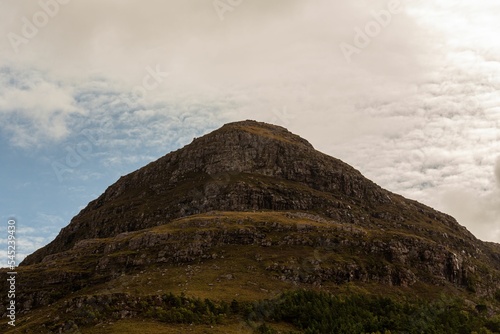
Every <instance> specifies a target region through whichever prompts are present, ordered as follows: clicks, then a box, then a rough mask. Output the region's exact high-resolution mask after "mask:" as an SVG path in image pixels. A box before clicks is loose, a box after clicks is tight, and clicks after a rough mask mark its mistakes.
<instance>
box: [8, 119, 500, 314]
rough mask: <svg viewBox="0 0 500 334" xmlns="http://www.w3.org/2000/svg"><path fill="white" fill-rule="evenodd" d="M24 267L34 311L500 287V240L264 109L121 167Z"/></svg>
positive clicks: (25, 301) (26, 303)
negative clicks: (347, 289)
mask: <svg viewBox="0 0 500 334" xmlns="http://www.w3.org/2000/svg"><path fill="white" fill-rule="evenodd" d="M19 270H20V272H22V273H23V275H20V277H21V280H20V281H19V286H20V288H19V291H23V292H22V294H21V295H20V296H19V297H18V303H19V304H20V309H22V310H24V311H25V312H28V311H29V310H32V309H36V308H40V307H44V306H46V305H48V304H51V303H56V302H58V300H66V302H65V303H66V304H67V303H69V302H68V301H67V299H66V298H67V296H69V295H70V294H73V293H75V292H78V293H80V294H83V295H86V294H89V293H99V294H101V293H115V294H123V293H131V291H133V290H132V289H135V290H134V291H136V292H135V293H133V294H135V295H142V294H149V295H153V294H155V293H157V291H177V292H179V291H182V292H190V293H191V294H193V295H195V296H198V295H200V296H206V295H210V294H216V296H219V294H220V296H222V298H223V297H224V296H226V295H227V294H228V291H231V292H234V291H237V294H238V295H239V294H243V292H242V291H241V289H243V290H245V289H248V291H252V292H251V294H252V296H253V295H255V294H257V295H259V293H260V295H259V296H260V297H265V296H266V293H267V292H269V291H284V290H287V289H290V288H297V287H301V288H313V287H314V288H322V289H327V290H328V289H336V288H337V287H338V286H342V285H344V284H345V283H352V284H361V285H364V286H365V288H366V286H369V288H366V289H374V290H378V289H389V288H391V289H392V288H408V289H414V290H413V291H419V292H421V291H425V292H426V293H429V294H440V293H442V292H444V291H448V292H450V291H451V292H452V293H456V294H459V295H460V294H464V295H465V294H472V295H475V296H477V297H478V298H479V297H481V298H483V297H484V298H494V296H495V294H498V295H500V290H499V289H498V286H499V284H500V253H499V246H498V245H496V244H491V243H483V242H482V241H480V240H478V239H476V238H475V237H474V236H473V235H472V234H471V233H469V232H468V231H467V230H466V229H465V228H464V227H462V226H460V225H459V224H458V223H457V222H456V221H455V220H454V219H453V218H452V217H450V216H448V215H445V214H443V213H440V212H437V211H435V210H433V209H431V208H429V207H427V206H425V205H422V204H420V203H418V202H415V201H412V200H408V199H405V198H403V197H402V196H399V195H396V194H393V193H391V192H389V191H386V190H384V189H382V188H381V187H379V186H377V185H376V184H374V183H373V182H371V181H370V180H368V179H366V178H365V177H363V176H362V175H361V173H359V172H358V171H357V170H355V169H354V168H352V167H350V166H349V165H347V164H345V163H343V162H342V161H340V160H338V159H335V158H332V157H329V156H327V155H325V154H322V153H320V152H318V151H316V150H315V149H314V148H313V147H312V146H311V145H310V144H309V143H308V142H307V141H306V140H304V139H302V138H300V137H298V136H296V135H294V134H292V133H290V132H288V131H287V130H286V129H284V128H282V127H278V126H273V125H269V124H265V123H258V122H254V121H244V122H237V123H231V124H227V125H225V126H223V127H222V128H220V129H218V130H216V131H214V132H212V133H210V134H208V135H206V136H203V137H201V138H198V139H195V140H194V141H193V142H192V143H191V144H189V145H187V146H185V147H184V148H182V149H179V150H177V151H175V152H172V153H169V154H167V155H166V156H164V157H162V158H160V159H159V160H157V161H155V162H152V163H150V164H148V165H147V166H145V167H143V168H141V169H139V170H137V171H135V172H133V173H131V174H129V175H126V176H124V177H122V178H120V179H119V180H118V181H117V182H116V183H115V184H113V185H112V186H110V187H109V188H108V189H107V190H106V191H105V192H104V193H103V194H102V195H101V196H100V197H99V198H97V199H96V200H94V201H92V202H91V203H89V204H88V206H87V207H86V208H85V209H83V210H82V211H81V212H80V213H79V214H78V215H77V216H76V217H74V218H73V219H72V221H71V223H70V224H69V225H68V226H67V227H65V228H64V229H62V230H61V232H60V234H59V235H58V236H57V238H56V239H55V240H54V241H53V242H52V243H50V244H49V245H47V246H46V247H44V248H42V249H40V250H38V251H37V252H35V253H34V254H32V255H30V256H29V257H27V258H26V259H25V261H24V262H23V263H22V266H21V267H20V268H19ZM269 282H271V283H269ZM188 284H189V286H188ZM217 286H220V288H221V290H217V289H216V287H217ZM375 286H377V288H374V287H375ZM222 287H223V288H222ZM236 287H237V288H236ZM255 287H258V291H260V292H255V289H256V288H255ZM381 287H383V288H381ZM231 289H236V290H234V291H233V290H231ZM259 289H260V290H259ZM103 291H104V292H103ZM137 291H139V292H137ZM245 291H246V290H245ZM266 291H267V292H266ZM387 291H389V290H387ZM227 296H229V295H227ZM231 298H233V297H231ZM468 298H472V297H468ZM61 303H62V301H61ZM66 304H64V305H66ZM61 305H62V304H61ZM66 306H67V305H66ZM66 306H65V307H66ZM61 307H62V306H61ZM69 308H70V309H73V308H75V307H74V305H70V306H69ZM1 311H2V310H0V313H2V312H1Z"/></svg>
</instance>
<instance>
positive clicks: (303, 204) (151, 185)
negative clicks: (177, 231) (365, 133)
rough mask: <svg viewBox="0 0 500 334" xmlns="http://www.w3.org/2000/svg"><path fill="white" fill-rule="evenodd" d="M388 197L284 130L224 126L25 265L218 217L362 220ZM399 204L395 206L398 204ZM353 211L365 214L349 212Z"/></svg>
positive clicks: (130, 184)
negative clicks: (313, 215) (99, 242)
mask: <svg viewBox="0 0 500 334" xmlns="http://www.w3.org/2000/svg"><path fill="white" fill-rule="evenodd" d="M391 197H393V195H392V194H390V193H388V192H386V191H383V190H382V189H381V188H380V187H378V186H377V185H375V184H374V183H373V182H371V181H369V180H367V179H366V178H364V177H363V176H362V175H361V173H359V172H358V171H357V170H355V169H354V168H352V167H350V166H349V165H347V164H345V163H343V162H342V161H340V160H337V159H334V158H332V157H329V156H327V155H325V154H322V153H320V152H318V151H316V150H314V148H313V146H312V145H311V144H310V143H309V142H307V141H306V140H305V139H302V138H300V137H299V136H297V135H294V134H292V133H291V132H289V131H288V130H286V129H285V128H282V127H279V126H275V125H270V124H266V123H259V122H255V121H243V122H236V123H230V124H226V125H224V126H223V127H222V128H220V129H218V130H216V131H213V132H212V133H209V134H207V135H205V136H203V137H201V138H198V139H195V140H194V141H193V142H192V143H191V144H189V145H187V146H185V147H184V148H182V149H180V150H177V151H175V152H172V153H170V154H167V155H166V156H164V157H162V158H160V159H159V160H157V161H155V162H153V163H150V164H149V165H147V166H145V167H143V168H141V169H139V170H137V171H135V172H133V173H131V174H129V175H127V176H124V177H122V178H120V180H118V181H117V182H116V183H115V184H113V185H112V186H111V187H109V188H108V189H107V190H106V191H105V192H104V194H102V195H101V196H100V197H99V198H98V199H96V200H95V201H93V202H91V203H90V204H89V205H88V206H87V207H86V208H85V209H84V210H82V211H81V212H80V213H79V214H78V215H77V216H76V217H75V218H73V220H72V221H71V224H69V226H67V227H66V228H64V229H63V230H62V231H61V233H60V234H59V235H58V237H57V238H56V239H55V240H54V241H53V242H52V243H50V244H49V245H48V246H46V247H44V248H42V249H40V250H39V251H37V252H35V253H34V254H33V255H31V256H29V257H28V258H27V259H26V260H25V261H24V262H23V264H33V263H36V262H40V261H41V260H42V259H43V258H44V257H45V256H47V255H50V254H53V253H56V252H60V251H64V250H67V249H69V248H71V247H72V246H73V245H74V244H75V243H76V242H78V241H80V240H84V239H90V238H106V237H112V236H116V235H118V234H119V233H122V232H130V231H136V230H139V229H144V228H149V227H153V226H158V225H163V224H166V223H168V222H169V221H170V220H172V219H174V218H179V217H184V216H189V215H192V214H197V213H203V212H209V211H214V210H220V211H251V210H305V211H309V210H311V211H314V212H317V213H321V214H324V215H326V216H327V217H331V218H335V219H337V220H340V221H343V222H354V221H362V218H363V215H364V214H367V213H368V211H370V210H372V209H374V208H377V207H379V206H380V205H385V204H389V203H391V201H392V200H391ZM396 201H397V200H396ZM352 205H355V206H359V207H360V209H362V211H366V212H364V214H362V213H361V212H359V214H358V212H355V211H353V210H352V209H349V207H350V206H352Z"/></svg>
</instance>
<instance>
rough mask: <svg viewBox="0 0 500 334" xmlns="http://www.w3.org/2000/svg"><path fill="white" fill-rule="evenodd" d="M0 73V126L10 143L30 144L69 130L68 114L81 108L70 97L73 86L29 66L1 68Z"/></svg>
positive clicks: (62, 136)
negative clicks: (48, 77)
mask: <svg viewBox="0 0 500 334" xmlns="http://www.w3.org/2000/svg"><path fill="white" fill-rule="evenodd" d="M0 73H1V74H2V77H1V79H0V118H1V119H2V125H1V128H2V129H3V130H4V131H6V132H7V133H8V134H9V138H10V140H11V143H12V144H14V145H16V146H21V147H29V146H32V145H38V144H40V143H41V141H45V140H60V139H62V138H64V137H65V136H66V135H67V134H68V132H69V130H68V128H67V125H66V121H67V119H68V117H69V116H70V115H71V114H74V113H81V112H82V111H81V110H80V109H79V108H78V107H77V106H76V103H75V101H74V99H73V96H72V87H68V86H64V85H61V84H59V83H57V82H51V81H49V80H47V78H44V77H43V74H41V73H38V72H30V71H29V70H28V71H21V70H12V69H9V68H3V69H2V70H0Z"/></svg>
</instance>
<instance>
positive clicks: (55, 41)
mask: <svg viewBox="0 0 500 334" xmlns="http://www.w3.org/2000/svg"><path fill="white" fill-rule="evenodd" d="M498 14H500V3H499V2H498V1H496V0H482V1H481V2H477V1H473V0H463V1H457V0H454V1H451V0H441V1H439V0H438V1H435V0H434V1H430V0H429V1H428V0H416V1H411V2H410V1H398V0H364V1H363V0H350V1H331V0H310V1H299V0H273V1H269V0H170V1H164V0H162V1H160V0H147V1H137V0H136V1H133V0H120V1H118V0H39V1H33V0H4V1H1V2H0V36H2V37H1V38H0V159H1V160H0V161H1V168H2V169H1V173H2V175H1V179H0V219H1V226H4V227H5V228H2V229H0V231H4V232H2V233H4V234H5V237H0V247H1V248H3V249H5V251H3V250H2V252H3V253H0V254H4V256H3V258H6V248H7V225H8V221H9V219H14V220H15V222H16V227H17V239H16V241H17V261H18V262H20V261H21V260H22V259H23V258H24V257H25V256H26V255H27V254H30V253H32V252H33V251H35V250H36V249H38V248H40V247H42V246H43V245H45V244H47V243H48V242H50V241H51V240H52V239H53V238H54V237H55V236H56V235H57V233H58V232H59V230H60V229H61V228H62V227H64V226H66V225H67V224H68V223H69V222H70V220H71V218H72V217H73V216H75V215H76V214H77V213H78V212H79V211H80V210H81V209H82V208H84V207H85V206H86V204H87V203H88V202H89V201H91V200H93V199H95V198H96V197H98V196H99V195H100V194H101V193H102V192H103V191H104V190H105V189H106V188H107V187H108V186H109V185H111V184H112V183H114V182H115V181H116V180H117V179H118V178H119V177H120V176H122V175H125V174H127V173H130V172H132V171H134V170H136V169H138V168H140V167H141V166H143V165H145V164H147V163H148V162H151V161H153V160H156V159H157V158H159V157H161V156H163V155H165V154H167V153H168V152H170V151H172V150H175V149H178V148H180V147H182V146H184V145H186V144H188V143H190V142H191V141H192V139H193V137H199V136H201V135H203V134H205V133H207V132H209V131H211V130H213V129H216V128H218V127H220V126H221V125H223V124H225V123H227V122H231V121H238V120H245V119H255V120H259V121H264V122H268V123H273V124H277V125H281V126H284V127H286V128H288V129H289V130H290V131H292V132H294V133H296V134H298V135H300V136H302V137H303V138H306V139H307V140H309V141H310V142H311V143H312V144H313V145H314V147H315V148H316V149H318V150H320V151H322V152H324V153H326V154H329V155H332V156H334V157H337V158H339V159H342V160H343V161H345V162H346V163H348V164H350V165H352V166H354V167H355V168H357V169H358V170H360V171H361V172H362V173H363V174H364V175H365V176H366V177H368V178H369V179H371V180H373V181H374V182H376V183H377V184H379V185H380V186H382V187H384V188H386V189H388V190H391V191H393V192H396V193H399V194H402V195H404V196H406V197H408V198H412V199H415V200H418V201H420V202H422V203H424V204H427V205H429V206H431V207H433V208H435V209H438V210H440V211H443V212H445V213H448V214H450V215H452V216H454V217H455V218H456V219H457V220H458V221H459V223H460V224H462V225H464V226H466V227H467V228H468V229H469V230H470V231H471V232H472V233H474V234H475V235H476V236H477V237H478V238H480V239H482V240H488V241H494V242H500V150H499V148H500V147H499V141H500V43H498V41H497V40H498V37H497V35H498V31H500V21H499V20H498ZM2 263H5V261H4V260H3V259H0V264H2Z"/></svg>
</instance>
